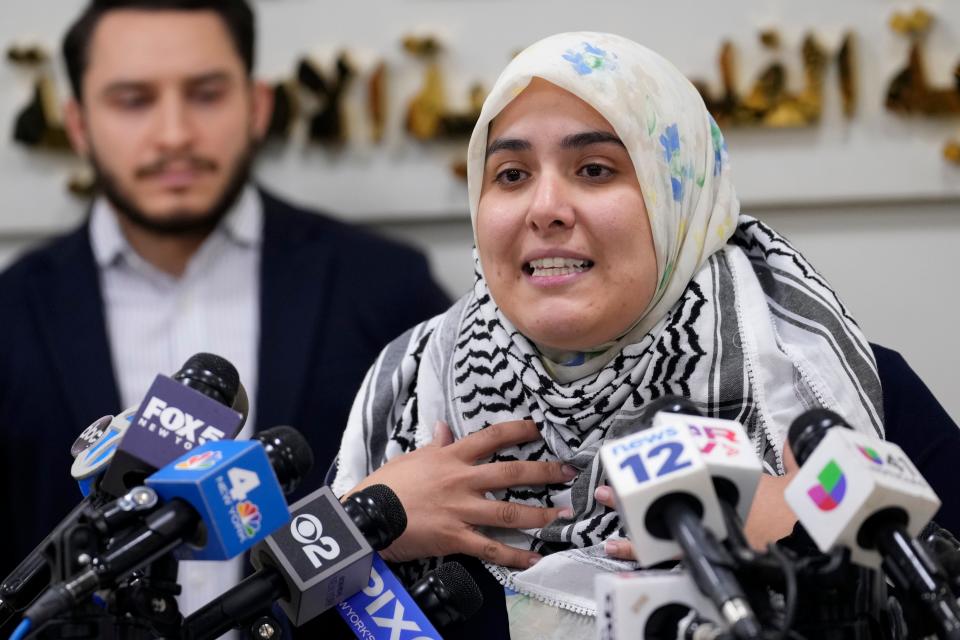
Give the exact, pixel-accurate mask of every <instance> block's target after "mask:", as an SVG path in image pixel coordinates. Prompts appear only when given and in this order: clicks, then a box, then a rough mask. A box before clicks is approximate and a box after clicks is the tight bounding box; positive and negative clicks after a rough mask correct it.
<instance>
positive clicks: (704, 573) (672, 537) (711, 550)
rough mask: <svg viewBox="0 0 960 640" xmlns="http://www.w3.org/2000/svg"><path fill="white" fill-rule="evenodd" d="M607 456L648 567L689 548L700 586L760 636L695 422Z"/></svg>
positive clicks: (745, 634) (737, 626) (632, 439)
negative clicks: (727, 545)
mask: <svg viewBox="0 0 960 640" xmlns="http://www.w3.org/2000/svg"><path fill="white" fill-rule="evenodd" d="M660 415H662V414H660ZM660 415H657V416H656V417H655V418H654V421H655V422H656V421H657V420H659V419H660ZM668 417H669V416H668ZM600 459H601V462H602V463H603V467H604V470H605V471H606V473H607V475H608V477H609V480H610V485H611V486H612V488H613V490H614V495H615V496H616V499H617V505H618V511H619V512H620V514H621V515H622V516H623V520H624V523H625V525H626V527H627V530H628V532H629V534H630V538H631V540H632V541H633V543H634V544H635V545H636V546H637V548H639V549H643V554H642V562H643V564H644V566H650V565H653V564H657V563H660V562H663V561H665V560H670V559H672V558H674V557H676V556H677V555H679V554H681V553H682V554H683V556H684V558H685V559H686V565H687V567H688V570H689V571H690V574H691V576H692V577H693V580H694V582H695V583H696V585H697V587H698V588H699V589H700V590H701V591H702V592H703V593H704V594H705V595H706V596H707V597H709V598H710V600H711V601H712V602H713V603H714V604H715V605H716V607H717V609H718V610H719V611H720V612H721V614H722V616H723V619H724V621H725V622H726V623H727V624H728V625H729V626H730V629H731V630H732V631H733V632H734V633H735V634H736V635H737V637H740V638H760V637H761V636H762V629H761V627H760V624H759V622H758V621H757V618H756V615H755V614H754V613H753V610H752V609H751V607H750V604H749V602H748V601H747V598H746V595H745V594H744V591H743V588H742V587H741V586H740V584H739V583H738V581H737V579H736V577H735V576H734V574H733V571H732V569H731V567H732V565H733V559H732V558H731V557H730V555H729V553H728V552H727V551H726V549H724V547H723V546H722V545H721V544H720V543H719V541H718V538H719V539H723V538H725V537H726V535H727V529H726V525H725V522H724V518H723V514H722V510H721V507H720V501H719V499H718V497H717V493H716V490H715V489H714V485H713V481H712V479H711V475H710V469H709V468H708V465H707V463H706V462H705V461H704V459H703V456H701V455H700V453H699V446H698V443H697V441H696V440H695V438H694V435H693V434H692V433H691V430H690V428H689V425H688V424H686V423H685V422H683V421H682V420H681V422H680V423H677V422H675V421H674V420H672V419H671V420H666V419H665V422H664V424H663V425H662V426H656V425H655V426H652V427H650V428H649V429H646V430H645V431H640V432H637V433H634V434H631V435H629V436H626V437H624V438H620V439H617V440H614V441H612V442H608V443H606V444H604V445H603V447H601V449H600Z"/></svg>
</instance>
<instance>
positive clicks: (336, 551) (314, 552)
mask: <svg viewBox="0 0 960 640" xmlns="http://www.w3.org/2000/svg"><path fill="white" fill-rule="evenodd" d="M290 535H291V536H293V539H294V540H296V541H297V542H299V543H300V544H302V545H303V553H304V554H305V555H306V556H307V559H308V560H310V564H312V565H313V567H314V568H315V569H319V568H320V567H322V566H323V561H324V560H333V559H334V558H336V557H337V556H339V555H340V545H339V544H338V543H337V541H336V540H334V539H333V538H331V537H330V536H325V535H323V523H322V522H320V518H318V517H317V516H315V515H313V514H310V513H304V514H301V515H299V516H297V517H295V518H294V519H293V520H292V521H291V522H290Z"/></svg>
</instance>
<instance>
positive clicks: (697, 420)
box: [653, 397, 763, 539]
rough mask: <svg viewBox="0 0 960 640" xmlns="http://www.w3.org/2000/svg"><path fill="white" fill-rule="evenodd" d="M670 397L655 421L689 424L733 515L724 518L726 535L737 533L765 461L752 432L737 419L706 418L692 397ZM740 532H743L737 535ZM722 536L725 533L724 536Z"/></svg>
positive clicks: (723, 506)
mask: <svg viewBox="0 0 960 640" xmlns="http://www.w3.org/2000/svg"><path fill="white" fill-rule="evenodd" d="M668 398H669V397H668ZM661 400H664V399H663V398H661ZM669 400H670V401H669V402H668V403H666V404H667V406H666V408H665V409H661V410H660V411H659V412H658V413H656V414H655V415H654V417H653V425H654V426H657V427H663V426H671V425H673V426H676V427H677V428H678V429H681V428H683V427H684V426H686V428H687V429H689V431H690V435H692V436H693V442H694V444H695V445H696V447H697V449H698V450H699V452H700V456H701V457H702V458H703V461H704V462H705V463H706V465H707V469H708V471H709V473H710V477H711V480H712V481H713V488H714V490H715V491H716V494H717V498H719V500H720V505H721V509H723V510H724V511H725V512H729V514H730V516H732V517H728V518H726V519H725V522H726V528H727V536H730V535H738V534H739V531H731V530H730V529H733V528H736V529H737V530H741V529H742V523H743V521H744V520H746V519H747V514H749V513H750V506H751V505H752V504H753V498H754V495H756V493H757V486H759V484H760V477H761V476H762V475H763V465H762V464H761V463H760V459H759V458H757V454H756V452H755V451H754V446H753V443H752V442H750V436H748V435H747V431H746V429H744V428H743V425H741V424H740V423H739V422H737V421H736V420H723V419H720V418H707V417H705V416H702V415H701V414H700V412H699V411H698V410H697V407H696V405H694V404H693V403H692V402H690V401H689V400H686V399H683V398H669ZM725 515H727V514H726V513H725ZM741 536H742V534H739V535H738V537H741ZM723 538H726V536H723V537H722V538H721V539H723Z"/></svg>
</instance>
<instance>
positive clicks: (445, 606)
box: [337, 554, 483, 640]
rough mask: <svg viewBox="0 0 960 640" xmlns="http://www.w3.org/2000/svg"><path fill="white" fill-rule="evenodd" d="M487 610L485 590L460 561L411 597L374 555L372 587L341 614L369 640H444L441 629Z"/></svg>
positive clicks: (418, 586)
mask: <svg viewBox="0 0 960 640" xmlns="http://www.w3.org/2000/svg"><path fill="white" fill-rule="evenodd" d="M391 605H392V607H391ZM481 606H483V596H482V594H481V593H480V588H479V587H478V586H477V583H476V582H475V581H474V579H473V577H472V576H471V575H470V573H469V572H468V571H467V570H466V569H465V568H464V567H463V565H461V564H460V563H459V562H445V563H444V564H442V565H440V566H439V567H438V568H437V569H435V570H433V571H431V572H430V573H428V574H427V575H426V576H424V577H423V578H421V579H420V580H418V581H417V582H416V583H414V585H413V586H412V587H410V590H409V592H408V591H407V590H406V589H405V588H404V586H403V583H401V582H400V580H398V579H397V577H396V576H395V575H394V574H393V572H392V571H390V568H389V567H388V566H387V563H386V562H384V561H383V559H382V558H381V557H380V556H379V555H377V554H374V556H373V566H372V567H371V569H370V582H369V584H368V585H367V586H366V587H364V588H363V589H362V590H361V591H358V592H357V593H355V594H354V595H352V596H350V597H349V598H347V599H346V600H343V601H342V602H340V604H339V605H337V613H339V614H340V617H341V618H343V621H344V622H345V623H346V624H347V626H348V627H349V628H350V630H351V631H353V634H354V635H355V636H356V637H357V638H361V639H364V640H365V639H370V640H392V639H393V638H398V637H400V634H402V633H403V632H404V631H409V632H410V633H412V634H416V636H415V637H416V638H417V640H420V639H425V640H426V639H435V640H443V636H441V635H440V634H439V632H438V631H437V627H444V626H446V625H448V624H451V623H454V622H461V621H463V620H466V619H468V618H470V617H471V616H472V615H473V614H475V613H476V612H477V611H479V610H480V607H481Z"/></svg>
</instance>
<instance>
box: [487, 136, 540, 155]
mask: <svg viewBox="0 0 960 640" xmlns="http://www.w3.org/2000/svg"><path fill="white" fill-rule="evenodd" d="M532 148H533V145H531V144H530V142H529V141H528V140H524V139H522V138H497V139H496V140H494V141H493V142H491V143H490V146H488V147H487V157H488V158H489V157H490V156H492V155H493V154H495V153H496V152H498V151H530V149H532Z"/></svg>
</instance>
